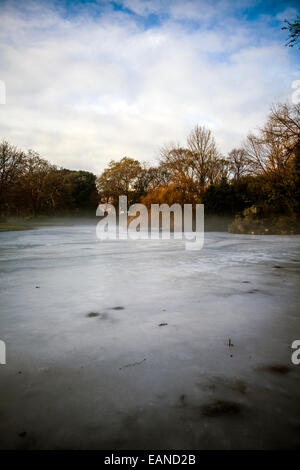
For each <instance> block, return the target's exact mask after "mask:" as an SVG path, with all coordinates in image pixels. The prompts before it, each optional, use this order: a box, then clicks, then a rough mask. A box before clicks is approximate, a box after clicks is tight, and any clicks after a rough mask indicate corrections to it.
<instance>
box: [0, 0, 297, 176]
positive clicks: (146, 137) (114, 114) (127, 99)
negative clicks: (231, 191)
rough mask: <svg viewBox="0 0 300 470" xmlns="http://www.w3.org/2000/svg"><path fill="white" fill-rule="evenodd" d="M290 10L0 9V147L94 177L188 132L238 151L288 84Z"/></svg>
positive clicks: (119, 5)
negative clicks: (2, 142)
mask: <svg viewBox="0 0 300 470" xmlns="http://www.w3.org/2000/svg"><path fill="white" fill-rule="evenodd" d="M297 3H298V2H297V1H274V0H273V1H259V0H236V1H234V2H233V1H231V0H215V1H207V0H116V1H109V0H107V1H100V0H98V1H96V0H95V1H92V0H91V1H80V0H77V1H71V0H53V1H52V0H47V1H46V0H45V1H32V0H26V2H25V1H22V0H16V1H14V0H9V1H3V0H0V21H1V29H0V85H1V84H2V89H3V83H4V84H5V89H6V103H5V104H0V139H6V140H8V141H9V142H10V143H12V144H14V145H16V146H18V147H20V148H22V149H24V150H27V149H34V150H36V151H37V152H39V153H40V155H41V156H42V157H44V158H46V159H48V160H49V161H50V162H51V163H54V164H56V165H58V166H60V167H65V168H71V169H86V170H89V171H93V172H94V173H96V174H97V175H98V174H100V173H101V171H103V169H104V168H105V167H106V166H107V164H108V163H109V161H110V160H111V159H115V160H119V159H120V158H122V157H123V156H129V157H132V158H135V159H138V160H140V161H149V162H151V163H155V162H156V161H157V158H158V156H159V149H160V148H161V147H162V146H163V145H164V144H166V143H168V142H171V141H172V142H174V143H180V144H181V145H184V144H185V141H186V136H187V134H188V133H189V132H190V131H191V129H192V128H193V127H194V126H195V125H196V124H198V125H205V126H207V127H209V128H210V129H212V131H213V133H214V136H215V138H216V142H217V145H218V148H219V150H220V152H222V153H223V154H224V155H226V154H227V153H228V152H229V151H230V150H231V149H232V148H234V147H237V146H240V145H241V144H242V142H243V140H244V139H245V138H246V136H247V134H248V132H249V131H255V130H256V129H257V128H259V126H262V125H263V123H264V121H265V120H266V118H267V115H268V113H269V110H270V107H271V106H272V104H274V103H278V102H290V101H291V96H292V92H293V89H292V82H293V81H294V80H299V79H300V65H299V57H300V51H299V50H297V49H296V48H288V47H285V42H286V39H287V33H286V31H282V30H281V27H282V25H283V20H284V19H294V18H295V17H296V15H297V14H299V9H298V10H297Z"/></svg>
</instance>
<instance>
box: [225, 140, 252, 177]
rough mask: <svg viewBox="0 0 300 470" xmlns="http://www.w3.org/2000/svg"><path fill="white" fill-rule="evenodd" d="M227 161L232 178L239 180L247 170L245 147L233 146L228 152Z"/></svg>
mask: <svg viewBox="0 0 300 470" xmlns="http://www.w3.org/2000/svg"><path fill="white" fill-rule="evenodd" d="M227 161H228V167H229V172H230V174H231V175H232V177H233V179H235V180H239V179H240V178H241V177H242V176H244V175H246V174H247V173H248V172H249V162H248V157H247V152H246V150H245V149H243V148H234V149H233V150H231V152H229V154H228V159H227Z"/></svg>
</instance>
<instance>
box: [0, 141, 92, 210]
mask: <svg viewBox="0 0 300 470" xmlns="http://www.w3.org/2000/svg"><path fill="white" fill-rule="evenodd" d="M95 183H96V176H95V175H94V174H93V173H90V172H88V171H72V170H68V169H64V168H58V167H57V166H55V165H52V164H51V163H49V162H48V161H47V160H45V159H44V158H41V157H40V155H39V154H38V153H37V152H35V151H33V150H29V151H28V152H24V151H22V150H20V149H18V148H17V147H15V146H13V145H11V144H10V143H8V142H7V141H2V142H1V143H0V216H1V217H2V218H3V217H6V216H12V215H13V216H38V215H58V214H74V213H88V212H89V211H91V210H92V211H94V210H95V207H96V206H97V203H98V193H97V189H96V184H95Z"/></svg>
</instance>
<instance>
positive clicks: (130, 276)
mask: <svg viewBox="0 0 300 470" xmlns="http://www.w3.org/2000/svg"><path fill="white" fill-rule="evenodd" d="M299 241H300V237H299V236H250V235H232V234H227V233H206V234H205V244H204V248H203V249H202V250H200V251H186V250H185V249H184V244H183V242H181V241H177V240H176V241H174V240H170V241H168V240H164V241H160V240H157V241H145V240H144V241H99V240H98V239H97V238H96V233H95V226H92V225H78V226H72V227H44V228H39V229H34V230H30V231H23V232H3V233H0V247H1V248H0V263H1V267H0V280H1V281H0V282H1V283H0V339H1V340H4V341H5V343H6V348H7V364H6V365H3V366H0V418H1V419H0V447H1V448H20V449H22V448H32V449H47V448H48V449H49V448H50V449H53V448H55V449H58V448H69V449H70V448H75V449H76V448H82V449H84V448H99V449H101V448H103V449H134V448H142V449H179V448H182V449H211V448H224V449H230V448H283V447H284V448H287V447H288V448H297V446H299V447H300V402H299V391H300V365H299V366H295V365H293V364H292V363H291V344H292V342H293V341H294V340H295V339H300V312H299V305H300V302H299V300H300V294H299V245H300V243H299ZM90 313H93V314H96V315H90V316H88V315H89V314H90ZM161 324H162V325H161ZM159 325H161V326H159ZM229 339H230V341H231V343H233V346H229V345H228V342H229ZM274 365H275V366H278V365H279V366H283V367H282V368H281V369H280V368H279V369H278V368H277V369H276V368H275V369H274V368H273V369H272V367H273V366H274ZM284 372H286V373H284ZM216 401H218V403H219V404H220V403H221V409H220V410H219V408H218V406H219V405H218V406H217V412H216V413H214V412H212V413H211V414H210V413H205V412H203V410H206V409H207V408H205V407H207V406H208V407H210V406H211V407H212V408H209V409H212V410H214V408H213V407H214V403H215V402H216ZM223 402H224V403H225V404H226V403H228V402H229V403H234V404H236V405H237V408H235V409H236V412H232V409H233V408H230V407H229V408H228V407H227V408H226V406H225V407H223V408H222V403H223ZM218 410H219V412H218Z"/></svg>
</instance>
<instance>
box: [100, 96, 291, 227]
mask: <svg viewBox="0 0 300 470" xmlns="http://www.w3.org/2000/svg"><path fill="white" fill-rule="evenodd" d="M299 171H300V105H299V104H297V105H288V104H281V105H277V106H274V107H273V108H272V109H271V112H270V114H269V117H268V119H267V122H266V124H265V125H264V126H263V127H262V128H261V129H259V130H258V131H257V132H256V133H250V134H249V135H248V136H247V138H246V140H245V142H244V143H243V145H242V146H241V147H240V148H234V149H233V150H231V151H230V152H229V153H228V155H226V156H224V155H222V154H221V153H220V152H219V150H218V147H217V145H216V141H215V138H214V136H213V134H212V132H211V130H209V129H207V128H206V127H204V126H195V127H194V129H193V130H192V131H191V132H190V134H189V135H188V136H187V139H186V144H185V145H184V146H181V145H179V144H174V143H170V144H168V145H165V146H164V147H163V148H162V149H161V151H160V159H159V164H158V166H149V165H147V164H142V163H140V162H139V161H137V160H134V159H131V158H128V157H124V158H122V159H121V160H120V161H118V162H116V161H114V160H113V161H111V162H110V164H109V166H108V168H106V169H105V170H104V172H103V173H102V174H101V176H100V177H99V178H98V180H97V182H96V185H97V189H98V192H99V199H100V201H101V202H111V203H113V204H115V205H116V204H117V203H118V196H119V195H121V194H124V195H126V196H127V197H128V201H129V203H130V204H132V203H135V202H142V203H144V204H146V205H147V206H150V205H151V204H152V203H160V204H161V203H167V204H169V205H171V204H173V203H176V202H177V203H181V204H184V203H192V204H195V203H204V204H205V212H206V214H209V213H211V214H222V215H224V214H230V215H235V214H238V213H241V212H242V211H244V210H245V209H247V208H250V207H255V213H256V214H258V215H260V216H262V217H270V216H273V215H274V216H275V215H279V214H284V215H286V216H289V217H294V218H297V217H298V215H299V201H300V198H299V196H300V192H299V178H300V173H299Z"/></svg>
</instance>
